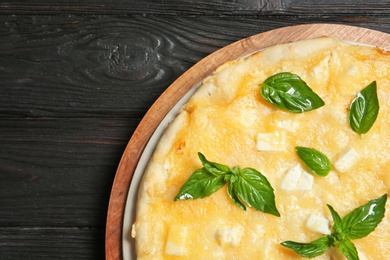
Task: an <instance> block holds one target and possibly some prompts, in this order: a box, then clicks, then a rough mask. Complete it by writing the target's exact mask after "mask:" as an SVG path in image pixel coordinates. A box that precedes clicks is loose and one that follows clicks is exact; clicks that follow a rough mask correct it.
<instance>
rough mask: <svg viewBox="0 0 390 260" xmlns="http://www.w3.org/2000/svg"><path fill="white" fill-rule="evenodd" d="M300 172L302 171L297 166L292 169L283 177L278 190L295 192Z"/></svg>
mask: <svg viewBox="0 0 390 260" xmlns="http://www.w3.org/2000/svg"><path fill="white" fill-rule="evenodd" d="M302 171H303V169H302V167H301V166H300V165H299V164H297V165H295V166H294V167H292V168H291V169H290V170H289V171H288V172H287V173H286V175H285V176H284V178H283V180H282V182H281V184H280V188H281V189H282V190H285V191H290V190H295V187H296V186H297V184H298V181H299V179H300V178H301V175H302Z"/></svg>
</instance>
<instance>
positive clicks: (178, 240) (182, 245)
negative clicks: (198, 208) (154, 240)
mask: <svg viewBox="0 0 390 260" xmlns="http://www.w3.org/2000/svg"><path fill="white" fill-rule="evenodd" d="M186 238H187V227H186V226H183V225H177V224H173V225H171V226H169V231H168V238H167V241H166V244H165V253H166V254H167V255H174V256H184V255H186V252H187V249H186Z"/></svg>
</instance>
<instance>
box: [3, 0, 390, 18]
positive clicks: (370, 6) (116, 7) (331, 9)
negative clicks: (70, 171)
mask: <svg viewBox="0 0 390 260" xmlns="http://www.w3.org/2000/svg"><path fill="white" fill-rule="evenodd" d="M389 9H390V2H389V1H388V0H386V1H380V0H370V1H355V0H345V1H335V0H331V1H330V0H319V1H316V2H315V4H313V1H311V0H269V1H266V0H238V1H232V0H229V1H222V0H212V1H210V0H201V1H196V2H194V1H192V0H173V1H162V0H143V1H139V0H136V1H128V0H114V1H105V0H98V1H91V0H89V1H76V0H72V1H69V0H66V1H65V0H61V1H56V2H55V3H53V1H48V0H46V1H39V3H37V1H22V0H17V1H6V2H4V1H3V2H2V3H1V4H0V14H26V13H28V14H31V13H36V14H53V13H54V14H58V13H63V12H72V13H74V14H127V15H164V16H167V15H168V16H176V15H181V16H182V15H186V16H188V15H207V16H213V15H214V16H215V15H217V16H218V15H223V16H236V15H245V16H248V15H249V16H266V15H282V14H283V15H286V14H288V15H298V14H300V15H310V16H313V15H325V14H326V15H331V16H337V15H348V14H349V15H354V16H356V15H359V14H360V15H365V16H366V15H370V16H373V15H374V16H378V15H387V14H388V12H389Z"/></svg>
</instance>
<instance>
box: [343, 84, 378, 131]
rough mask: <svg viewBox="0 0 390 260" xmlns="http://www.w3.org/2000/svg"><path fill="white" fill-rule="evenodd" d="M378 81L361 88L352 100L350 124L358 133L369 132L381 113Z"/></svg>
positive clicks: (349, 116) (349, 113) (349, 115)
mask: <svg viewBox="0 0 390 260" xmlns="http://www.w3.org/2000/svg"><path fill="white" fill-rule="evenodd" d="M376 89H377V87H376V81H373V82H372V83H371V84H369V85H368V86H367V87H365V88H364V89H363V90H361V91H360V92H359V93H358V94H357V95H356V97H355V98H354V99H353V100H352V103H351V106H350V108H349V112H348V120H349V125H350V126H351V128H352V130H353V131H355V132H356V133H358V134H365V133H367V132H368V131H369V130H370V129H371V127H372V125H373V124H374V122H375V120H376V118H377V117H378V113H379V101H378V95H377V91H376Z"/></svg>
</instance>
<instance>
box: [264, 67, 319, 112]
mask: <svg viewBox="0 0 390 260" xmlns="http://www.w3.org/2000/svg"><path fill="white" fill-rule="evenodd" d="M260 93H261V95H262V97H263V98H264V99H265V100H266V101H268V102H269V103H271V104H273V105H274V106H277V107H279V108H281V109H283V110H287V111H289V112H293V113H302V112H306V111H311V110H314V109H317V108H320V107H322V106H323V105H325V103H324V101H323V100H322V99H321V98H320V97H319V96H318V95H317V94H316V93H315V92H314V91H313V90H312V89H311V88H310V87H309V86H308V85H307V84H306V82H305V81H303V80H302V79H301V78H300V77H299V76H298V75H296V74H293V73H290V72H281V73H278V74H275V75H273V76H271V77H269V78H267V79H266V80H265V81H264V82H263V84H262V86H261V91H260Z"/></svg>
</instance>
